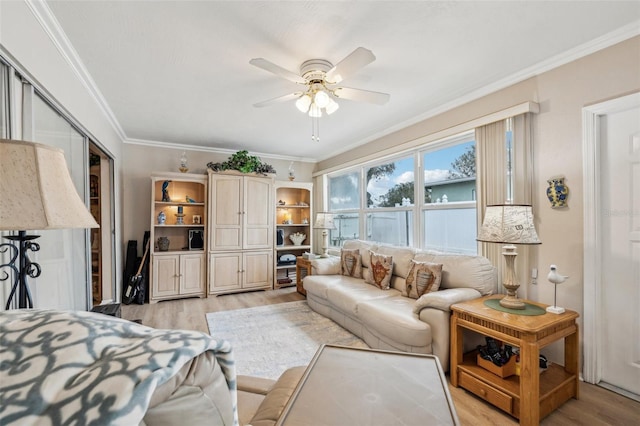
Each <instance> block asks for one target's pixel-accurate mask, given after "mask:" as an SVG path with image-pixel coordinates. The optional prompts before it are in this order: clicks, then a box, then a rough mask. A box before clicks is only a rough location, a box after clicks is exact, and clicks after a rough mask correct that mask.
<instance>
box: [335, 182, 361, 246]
mask: <svg viewBox="0 0 640 426" xmlns="http://www.w3.org/2000/svg"><path fill="white" fill-rule="evenodd" d="M329 210H330V211H332V212H334V216H333V223H334V225H335V227H336V229H333V230H331V231H329V245H330V246H335V247H342V243H343V242H344V241H345V240H353V239H359V238H360V173H359V170H358V171H352V172H347V173H343V174H339V175H335V176H330V177H329ZM336 213H337V214H336Z"/></svg>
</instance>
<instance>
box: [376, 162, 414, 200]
mask: <svg viewBox="0 0 640 426" xmlns="http://www.w3.org/2000/svg"><path fill="white" fill-rule="evenodd" d="M366 179H367V182H366V183H367V185H366V186H367V207H398V206H402V205H407V204H411V205H413V201H414V200H413V198H414V197H413V194H414V192H413V187H414V167H413V157H407V158H403V159H401V160H397V161H394V162H391V163H386V164H379V165H377V166H373V167H369V168H368V169H367V174H366Z"/></svg>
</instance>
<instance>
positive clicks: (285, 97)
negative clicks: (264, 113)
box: [253, 92, 302, 108]
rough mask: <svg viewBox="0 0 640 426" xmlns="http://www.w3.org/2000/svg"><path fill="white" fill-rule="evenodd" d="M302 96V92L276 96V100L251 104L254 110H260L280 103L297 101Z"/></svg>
mask: <svg viewBox="0 0 640 426" xmlns="http://www.w3.org/2000/svg"><path fill="white" fill-rule="evenodd" d="M300 96H302V92H295V93H289V94H288V95H283V96H278V97H277V98H272V99H267V100H266V101H262V102H258V103H257V104H253V106H254V107H256V108H262V107H266V106H270V105H273V104H279V103H281V102H287V101H292V100H294V99H298V98H299V97H300Z"/></svg>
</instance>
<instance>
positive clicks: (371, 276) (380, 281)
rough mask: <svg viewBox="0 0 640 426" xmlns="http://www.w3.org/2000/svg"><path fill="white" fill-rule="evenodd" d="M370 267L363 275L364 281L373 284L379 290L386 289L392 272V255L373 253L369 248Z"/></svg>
mask: <svg viewBox="0 0 640 426" xmlns="http://www.w3.org/2000/svg"><path fill="white" fill-rule="evenodd" d="M369 259H370V261H369V262H370V264H371V267H370V268H369V273H368V274H366V276H365V278H364V279H365V281H366V282H367V283H369V284H373V285H375V286H376V287H378V288H379V289H381V290H388V289H389V286H390V283H391V274H392V273H393V256H386V255H384V254H381V253H374V252H373V251H371V250H369Z"/></svg>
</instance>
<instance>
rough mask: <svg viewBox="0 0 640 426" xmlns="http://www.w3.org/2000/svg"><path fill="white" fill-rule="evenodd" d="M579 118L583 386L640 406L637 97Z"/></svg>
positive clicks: (608, 104) (590, 110)
mask: <svg viewBox="0 0 640 426" xmlns="http://www.w3.org/2000/svg"><path fill="white" fill-rule="evenodd" d="M583 118H584V123H585V127H584V129H585V144H584V152H585V154H584V160H585V161H584V165H585V170H584V173H585V188H584V189H585V191H584V194H585V259H584V264H585V270H584V280H585V292H584V294H585V309H584V328H585V331H584V340H585V343H584V360H585V362H584V371H583V373H584V379H585V381H587V382H589V383H596V384H600V385H602V386H604V387H607V388H609V389H612V390H614V391H617V392H620V393H623V394H625V395H627V396H629V397H631V398H634V399H638V400H640V399H639V398H640V339H639V338H638V336H640V314H639V312H640V309H639V308H638V307H639V306H640V93H637V94H634V95H629V96H626V97H622V98H619V99H615V100H612V101H608V102H604V103H602V104H598V105H594V106H591V107H587V108H585V109H584V116H583Z"/></svg>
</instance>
